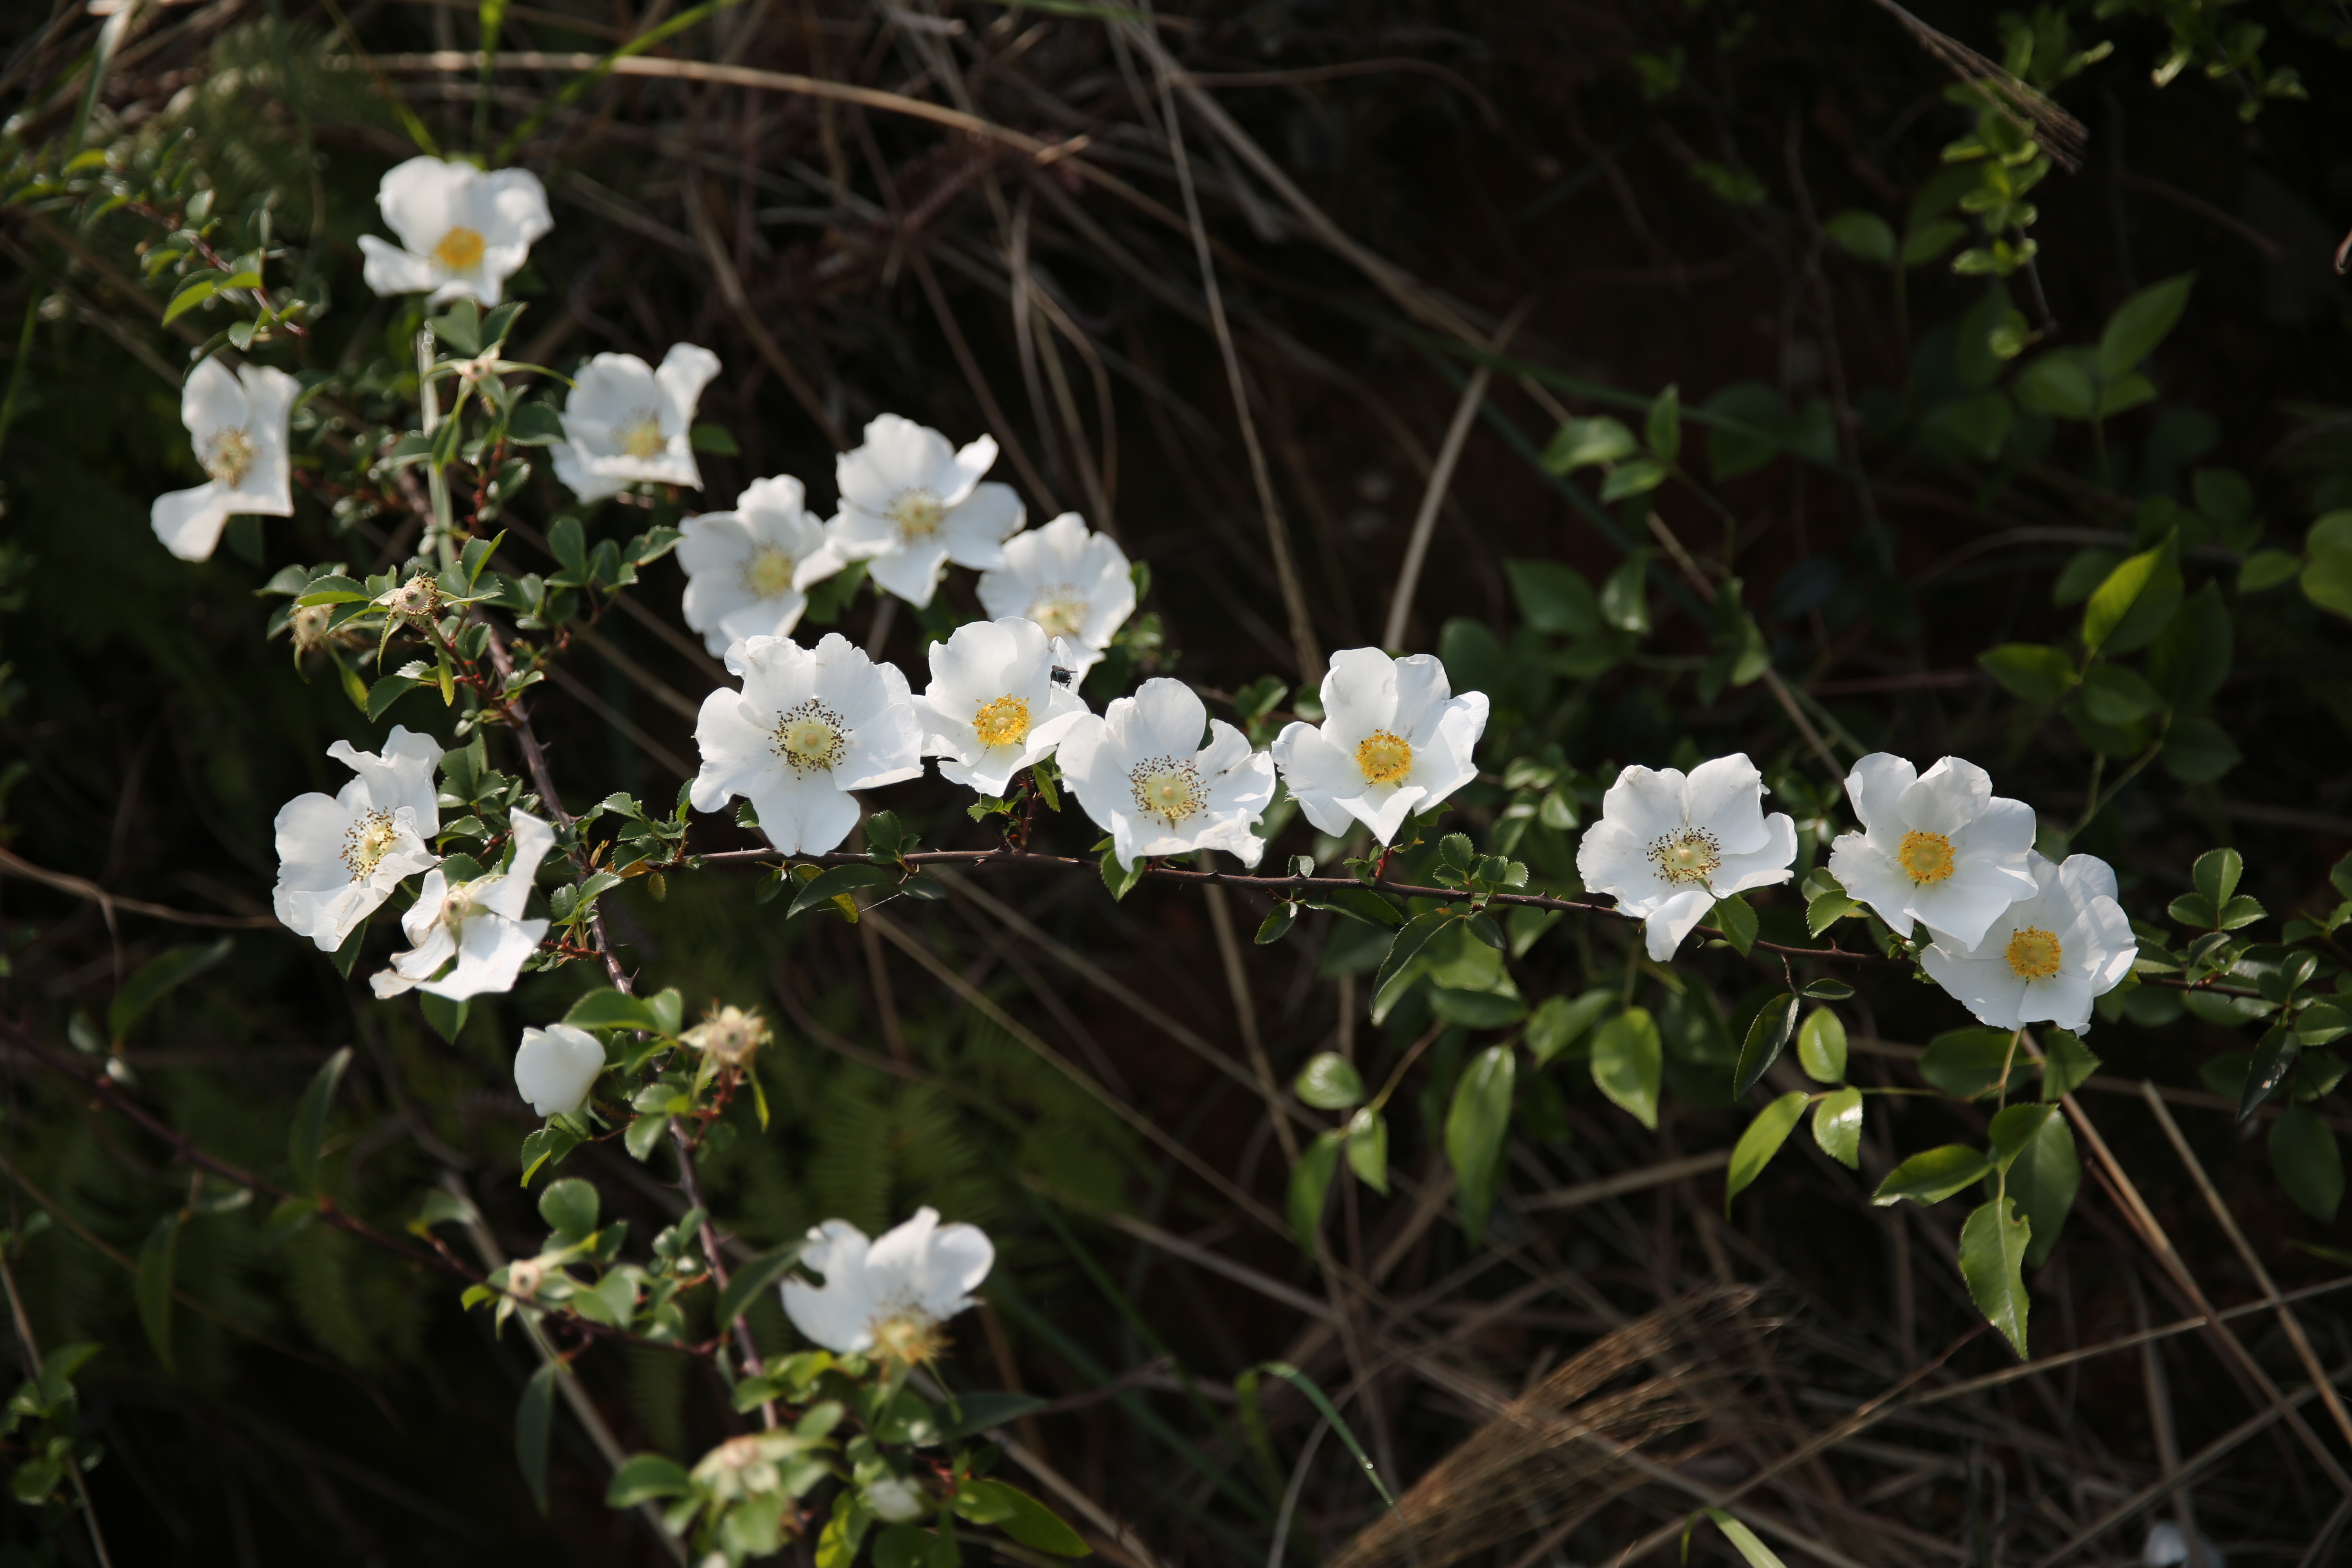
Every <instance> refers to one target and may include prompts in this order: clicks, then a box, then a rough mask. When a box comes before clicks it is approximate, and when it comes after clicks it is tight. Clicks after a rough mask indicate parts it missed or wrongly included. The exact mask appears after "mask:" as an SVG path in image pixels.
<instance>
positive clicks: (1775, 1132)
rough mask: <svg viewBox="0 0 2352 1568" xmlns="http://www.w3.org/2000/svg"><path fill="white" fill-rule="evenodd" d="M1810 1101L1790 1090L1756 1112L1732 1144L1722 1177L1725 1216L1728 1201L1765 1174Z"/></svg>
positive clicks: (1800, 1092)
mask: <svg viewBox="0 0 2352 1568" xmlns="http://www.w3.org/2000/svg"><path fill="white" fill-rule="evenodd" d="M1809 1099H1811V1096H1809V1095H1807V1094H1806V1093H1805V1092H1804V1090H1802V1089H1790V1091H1789V1092H1788V1093H1786V1094H1784V1095H1782V1096H1780V1098H1779V1099H1778V1100H1774V1101H1773V1102H1772V1103H1771V1104H1769V1105H1768V1106H1766V1107H1765V1108H1764V1109H1763V1110H1759V1111H1758V1112H1757V1113H1756V1120H1755V1121H1750V1122H1749V1123H1748V1131H1745V1132H1742V1133H1741V1134H1740V1135H1739V1142H1737V1143H1735V1144H1733V1145H1732V1149H1731V1166H1730V1169H1729V1171H1728V1173H1727V1174H1726V1175H1725V1177H1724V1183H1723V1212H1724V1213H1725V1214H1729V1213H1730V1212H1731V1200H1732V1199H1734V1198H1736V1197H1738V1195H1739V1194H1741V1193H1743V1192H1745V1191H1746V1190H1747V1189H1748V1186H1749V1184H1752V1183H1753V1182H1754V1181H1755V1180H1756V1178H1757V1177H1759V1176H1760V1175H1762V1174H1763V1173H1764V1167H1765V1166H1767V1165H1769V1164H1770V1163H1772V1156H1773V1155H1775V1154H1778V1153H1779V1152H1780V1145H1781V1144H1783V1143H1786V1142H1788V1141H1789V1134H1790V1132H1792V1131H1795V1130H1796V1126H1797V1122H1798V1121H1799V1119H1801V1117H1802V1116H1803V1115H1804V1114H1805V1102H1806V1100H1809Z"/></svg>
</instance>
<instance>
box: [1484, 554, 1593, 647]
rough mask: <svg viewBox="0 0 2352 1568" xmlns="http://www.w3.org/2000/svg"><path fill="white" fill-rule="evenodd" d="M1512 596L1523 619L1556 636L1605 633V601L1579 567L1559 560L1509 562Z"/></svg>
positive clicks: (1506, 569) (1505, 565) (1506, 568)
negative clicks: (1598, 597) (1599, 597)
mask: <svg viewBox="0 0 2352 1568" xmlns="http://www.w3.org/2000/svg"><path fill="white" fill-rule="evenodd" d="M1503 572H1504V574H1505V575H1506V576H1507V577H1508V578H1509V579H1510V584H1511V597H1512V598H1513V599H1514V600H1516V601H1517V604H1518V606H1519V618H1520V619H1521V620H1523V621H1525V622H1526V623H1527V624H1528V626H1533V627H1534V628H1535V629H1536V630H1538V631H1539V632H1544V633H1547V634H1549V635H1550V636H1553V637H1597V636H1599V635H1600V632H1601V601H1600V600H1599V599H1597V598H1595V597H1594V596H1593V593H1592V585H1591V584H1589V583H1587V582H1586V581H1585V580H1584V574H1582V573H1580V572H1579V571H1578V570H1577V569H1576V568H1575V567H1573V566H1570V565H1568V564H1567V563H1564V562H1559V561H1506V562H1504V563H1503Z"/></svg>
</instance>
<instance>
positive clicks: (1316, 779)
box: [1273, 647, 1486, 844]
mask: <svg viewBox="0 0 2352 1568" xmlns="http://www.w3.org/2000/svg"><path fill="white" fill-rule="evenodd" d="M1485 733H1486V693H1485V692H1483V691H1465V692H1464V693H1463V694H1462V695H1461V696H1459V697H1454V696H1453V695H1452V694H1451V690H1450V689H1449V688H1448V687H1447V685H1446V680H1445V666H1444V665H1443V664H1441V663H1440V662H1438V660H1437V659H1436V658H1434V657H1433V656H1431V655H1429V654H1425V653H1416V654H1412V655H1411V656H1409V657H1407V658H1390V657H1389V656H1388V655H1387V654H1385V653H1382V652H1381V650H1380V649H1379V648H1376V647H1351V648H1348V649H1346V650H1344V651H1342V652H1339V653H1335V654H1333V655H1332V656H1331V668H1330V669H1329V670H1328V671H1327V672H1326V673H1325V675H1324V677H1323V723H1322V727H1321V728H1319V729H1318V728H1317V727H1315V726H1314V725H1311V724H1307V723H1306V722H1304V721H1297V720H1293V721H1291V722H1290V723H1288V724H1286V725H1284V726H1283V730H1282V733H1281V734H1279V735H1277V736H1276V737H1275V741H1274V748H1273V752H1274V765H1275V766H1276V767H1277V768H1280V769H1281V770H1282V774H1283V777H1285V778H1286V779H1288V780H1289V781H1290V793H1291V795H1293V796H1295V797H1296V798H1297V801H1298V808H1299V809H1300V810H1301V811H1304V812H1305V813H1306V814H1307V821H1309V822H1311V823H1313V824H1314V825H1315V826H1317V827H1318V828H1321V829H1322V830H1323V831H1324V832H1326V833H1329V834H1333V835H1339V834H1344V833H1346V832H1347V831H1348V826H1349V819H1350V818H1353V819H1354V820H1355V821H1358V822H1360V823H1362V824H1363V825H1364V826H1367V827H1369V828H1370V829H1371V830H1372V837H1375V838H1377V839H1379V840H1380V841H1381V843H1382V844H1386V843H1388V842H1389V841H1390V840H1391V839H1392V838H1394V837H1396V833H1397V829H1398V828H1399V827H1400V826H1402V825H1403V823H1404V819H1405V817H1406V816H1409V815H1410V814H1412V813H1413V812H1416V811H1426V810H1428V809H1429V808H1430V807H1431V806H1433V805H1436V804H1437V803H1438V802H1439V801H1442V800H1444V798H1445V797H1446V796H1447V795H1452V794H1453V793H1454V791H1455V790H1457V789H1460V788H1461V787H1462V786H1463V785H1464V784H1468V783H1469V782H1470V781H1471V780H1472V779H1474V778H1476V777H1477V776H1478V768H1477V764H1476V763H1473V762H1472V761H1471V760H1470V753H1471V752H1473V751H1475V750H1476V748H1477V745H1478V737H1479V736H1481V735H1483V734H1485Z"/></svg>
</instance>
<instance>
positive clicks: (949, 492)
mask: <svg viewBox="0 0 2352 1568" xmlns="http://www.w3.org/2000/svg"><path fill="white" fill-rule="evenodd" d="M995 466H996V437H993V436H982V437H979V438H978V439H976V440H974V441H971V442H969V443H967V444H966V445H965V446H964V447H961V449H960V450H958V451H957V453H956V455H955V461H954V464H953V468H954V472H953V473H952V474H951V475H950V474H941V475H940V477H939V480H938V482H937V483H935V484H934V485H933V486H932V487H931V488H932V489H934V490H936V491H937V492H938V493H939V498H940V505H941V506H945V507H955V506H961V504H962V503H963V501H964V500H965V498H966V497H968V496H970V495H971V493H972V492H973V491H974V490H976V489H979V488H980V479H981V476H982V474H985V473H987V472H988V470H989V469H991V468H994V467H995ZM996 488H997V489H1005V487H1004V486H1003V485H999V486H997V487H996ZM1008 493H1009V492H1008Z"/></svg>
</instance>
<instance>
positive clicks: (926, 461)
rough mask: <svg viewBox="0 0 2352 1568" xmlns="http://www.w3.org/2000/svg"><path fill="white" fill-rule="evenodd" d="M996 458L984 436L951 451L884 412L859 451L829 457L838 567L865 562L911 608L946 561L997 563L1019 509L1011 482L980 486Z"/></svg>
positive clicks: (923, 599) (923, 429) (934, 434)
mask: <svg viewBox="0 0 2352 1568" xmlns="http://www.w3.org/2000/svg"><path fill="white" fill-rule="evenodd" d="M995 461H996V442H995V441H994V440H993V439H992V437H986V436H982V437H981V438H980V439H979V440H977V441H974V442H973V443H972V444H971V446H969V447H965V448H963V450H961V451H960V452H959V451H957V450H956V449H954V448H953V447H950V446H949V445H948V438H947V437H944V436H942V435H940V433H939V432H938V431H936V430H933V429H930V428H929V427H928V426H921V425H918V424H916V423H915V422H914V421H913V420H911V419H905V418H901V417H900V416H898V415H896V414H885V415H883V416H880V417H879V418H877V419H876V420H875V421H874V422H873V423H872V424H870V425H868V426H866V443H865V445H863V446H861V447H857V448H856V450H854V451H848V452H844V453H842V454H841V456H839V457H838V458H835V459H834V482H835V484H836V485H837V486H838V487H839V489H840V490H841V510H839V511H837V512H835V514H834V517H833V521H832V522H831V523H830V524H828V525H827V527H826V534H827V536H828V537H829V538H830V539H831V540H832V541H833V547H834V549H835V550H836V551H838V552H840V554H841V558H842V559H843V560H844V561H865V562H869V563H871V564H870V565H869V566H868V568H867V570H868V571H870V572H871V573H872V574H874V581H875V582H876V583H877V584H880V585H881V586H882V587H885V588H887V589H888V590H889V591H890V592H891V593H893V594H896V595H898V597H900V598H902V599H904V600H906V601H907V602H908V604H910V605H914V606H916V607H917V608H918V609H919V608H921V607H922V606H923V605H928V604H929V603H930V602H931V593H932V591H933V590H934V589H936V588H937V587H938V586H939V585H940V577H941V576H942V575H944V574H945V573H946V571H947V563H949V562H950V561H952V562H954V563H956V564H957V565H959V566H971V567H974V568H976V569H978V570H980V571H983V572H987V571H993V570H995V569H996V568H998V567H1001V566H1003V564H1004V542H1005V541H1006V540H1007V539H1009V538H1011V537H1012V536H1013V534H1016V533H1018V532H1020V531H1021V525H1022V523H1023V522H1024V521H1025V520H1026V519H1027V517H1028V512H1027V510H1026V509H1024V507H1023V506H1022V504H1021V500H1020V498H1019V497H1018V496H1016V495H1014V494H1013V487H1011V486H1010V485H1000V484H983V483H982V482H981V478H980V477H981V475H982V474H984V473H986V472H988V470H989V468H990V467H991V465H992V464H993V463H994V462H995ZM989 613H990V614H991V615H994V614H995V613H996V612H995V611H993V610H992V611H990V612H989Z"/></svg>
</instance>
